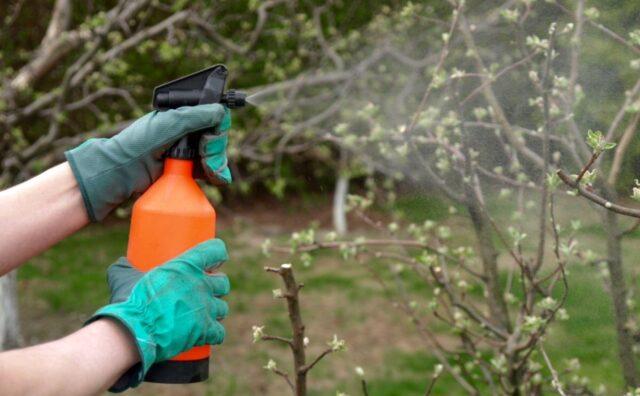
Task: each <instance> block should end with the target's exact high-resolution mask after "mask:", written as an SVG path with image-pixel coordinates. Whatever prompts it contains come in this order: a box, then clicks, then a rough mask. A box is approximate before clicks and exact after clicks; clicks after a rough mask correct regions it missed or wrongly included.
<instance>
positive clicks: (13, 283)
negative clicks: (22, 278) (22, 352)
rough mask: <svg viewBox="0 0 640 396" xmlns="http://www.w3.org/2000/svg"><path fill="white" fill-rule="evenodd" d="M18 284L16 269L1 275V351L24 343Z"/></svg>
mask: <svg viewBox="0 0 640 396" xmlns="http://www.w3.org/2000/svg"><path fill="white" fill-rule="evenodd" d="M17 286H18V285H17V273H16V271H12V272H10V273H8V274H7V275H5V276H2V277H0V351H2V350H6V349H11V348H16V347H19V346H21V345H22V336H21V334H20V322H19V317H18V287H17Z"/></svg>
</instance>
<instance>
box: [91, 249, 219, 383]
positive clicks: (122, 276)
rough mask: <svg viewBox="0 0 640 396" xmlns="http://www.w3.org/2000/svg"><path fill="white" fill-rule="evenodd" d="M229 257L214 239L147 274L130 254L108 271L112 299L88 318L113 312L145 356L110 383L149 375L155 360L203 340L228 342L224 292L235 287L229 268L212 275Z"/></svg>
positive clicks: (136, 379)
mask: <svg viewBox="0 0 640 396" xmlns="http://www.w3.org/2000/svg"><path fill="white" fill-rule="evenodd" d="M227 259H228V255H227V250H226V247H225V244H224V242H222V240H220V239H211V240H209V241H206V242H203V243H201V244H199V245H197V246H196V247H194V248H192V249H190V250H188V251H187V252H185V253H183V254H182V255H180V256H178V257H176V258H175V259H172V260H170V261H168V262H167V263H165V264H163V265H161V266H159V267H156V268H154V269H153V270H151V271H149V272H147V273H146V274H143V273H142V272H140V271H138V270H137V269H135V268H133V267H132V266H131V264H130V263H129V262H128V261H127V260H126V259H125V258H121V259H119V260H118V261H117V262H116V263H115V264H113V265H111V266H110V267H109V269H108V271H107V278H108V282H109V288H110V290H111V301H110V302H111V303H110V304H109V305H107V306H105V307H103V308H101V309H99V310H98V311H97V312H96V313H95V314H94V315H93V317H91V319H89V321H87V324H89V323H91V322H93V321H95V320H97V319H100V318H104V317H107V318H112V319H114V320H117V321H118V322H120V323H122V324H123V325H124V327H126V328H127V329H128V330H129V332H130V333H131V335H132V337H133V339H134V341H135V344H136V346H137V347H138V351H139V353H140V359H141V362H140V363H138V364H137V365H135V366H134V367H132V368H131V369H130V370H129V371H127V373H125V374H124V375H123V376H122V377H121V378H120V379H119V380H118V381H117V382H116V384H115V385H114V386H113V387H112V388H111V389H110V390H111V391H114V392H121V391H124V390H126V389H127V388H129V387H135V386H137V385H138V384H140V382H141V381H142V380H143V378H144V376H145V374H146V373H147V371H148V370H149V368H150V367H151V365H152V364H153V363H156V362H160V361H163V360H167V359H170V358H172V357H174V356H176V355H177V354H179V353H180V352H183V351H186V350H189V349H191V348H192V347H194V346H200V345H208V344H209V345H216V344H220V343H222V341H223V339H224V336H225V331H224V327H222V325H221V324H220V322H219V320H220V319H222V318H224V317H225V316H226V315H227V312H228V306H227V303H226V302H224V301H223V300H221V299H220V298H219V297H222V296H225V295H226V294H227V293H229V288H230V286H229V279H228V278H227V276H226V275H224V274H215V275H209V274H207V273H206V272H205V271H209V270H212V269H215V268H217V267H218V266H220V265H221V264H222V263H223V262H225V261H226V260H227Z"/></svg>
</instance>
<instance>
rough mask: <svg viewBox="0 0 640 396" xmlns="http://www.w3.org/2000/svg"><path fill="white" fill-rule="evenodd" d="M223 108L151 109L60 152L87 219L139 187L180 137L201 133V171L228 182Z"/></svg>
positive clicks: (158, 171) (158, 170) (226, 127)
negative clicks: (112, 130) (99, 136)
mask: <svg viewBox="0 0 640 396" xmlns="http://www.w3.org/2000/svg"><path fill="white" fill-rule="evenodd" d="M230 126H231V116H230V112H229V109H227V108H225V107H224V106H222V105H220V104H206V105H199V106H191V107H181V108H179V109H175V110H167V111H153V112H151V113H148V114H147V115H145V116H143V117H142V118H140V119H138V120H136V121H135V122H134V123H133V124H131V125H130V126H129V127H127V128H126V129H124V130H123V131H122V132H120V133H119V134H117V135H115V136H114V137H112V138H110V139H89V140H87V141H86V142H84V143H83V144H81V145H80V146H78V147H76V148H75V149H73V150H70V151H67V152H66V153H65V155H66V157H67V160H68V161H69V164H70V166H71V169H72V170H73V174H74V175H75V178H76V180H77V181H78V186H79V187H80V191H81V192H82V197H83V200H84V204H85V207H86V209H87V212H88V215H89V219H90V220H91V221H92V222H96V221H100V220H102V219H104V218H105V217H106V216H107V215H108V214H109V212H111V211H112V210H113V209H115V208H116V207H117V206H118V205H120V204H121V203H122V202H124V201H125V200H126V199H128V198H129V197H130V196H131V195H132V194H134V193H142V192H144V191H145V190H146V189H147V188H148V187H149V186H150V185H151V183H153V182H154V181H155V180H156V179H157V178H158V177H160V174H161V173H162V164H163V162H162V154H163V153H164V151H165V150H166V149H168V148H169V147H170V146H171V145H172V144H173V143H174V142H176V141H177V140H178V139H180V138H181V137H183V136H185V135H187V134H189V133H193V132H201V133H203V137H202V139H201V142H200V154H201V156H202V161H201V163H202V167H203V171H204V172H203V173H204V175H205V176H206V177H207V178H208V179H209V180H210V181H212V182H214V183H218V184H219V183H229V182H231V173H230V172H229V168H228V167H227V156H226V147H227V131H228V130H229V128H230Z"/></svg>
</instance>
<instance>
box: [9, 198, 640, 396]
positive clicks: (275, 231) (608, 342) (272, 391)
mask: <svg viewBox="0 0 640 396" xmlns="http://www.w3.org/2000/svg"><path fill="white" fill-rule="evenodd" d="M511 201H512V200H509V199H507V200H503V201H500V200H498V199H496V200H495V203H493V204H492V206H495V208H494V209H496V210H497V211H498V212H499V213H501V214H502V215H503V216H506V214H507V213H509V209H510V205H512V202H511ZM329 202H330V197H328V196H312V197H310V198H306V199H303V200H299V201H296V202H291V201H287V202H274V201H266V202H262V203H258V204H255V205H245V206H244V209H240V208H235V207H234V208H232V209H230V208H226V209H223V210H220V211H219V235H220V236H221V237H222V238H224V239H225V240H226V241H227V243H228V244H229V250H230V253H231V257H232V260H231V261H230V262H229V263H228V264H227V265H226V266H225V268H224V271H225V272H226V273H227V274H228V275H229V277H230V279H231V282H232V293H231V294H230V296H229V297H228V301H229V304H230V308H231V314H230V316H229V318H228V319H227V320H226V321H225V327H226V329H227V334H228V335H227V339H226V340H225V342H224V345H222V346H218V347H215V348H214V350H213V358H212V374H211V378H210V379H209V380H208V381H207V382H206V383H203V384H197V385H191V386H179V387H176V386H164V385H154V384H144V385H143V386H141V387H140V388H138V389H136V390H134V391H132V392H131V393H130V394H135V395H254V394H255V395H284V394H287V392H288V391H287V388H286V385H285V384H284V382H283V381H282V379H281V378H279V377H276V376H275V375H273V374H272V373H269V372H267V371H266V370H264V369H263V366H264V365H265V364H266V362H267V361H268V360H269V359H270V358H273V359H274V360H276V361H277V363H278V366H279V367H280V368H282V369H283V370H288V371H290V369H289V367H290V357H289V355H288V353H287V350H286V349H285V348H283V347H281V346H279V345H276V344H269V343H257V344H254V343H253V342H252V336H251V328H252V326H253V325H265V326H266V331H267V332H268V333H270V334H276V335H287V334H288V321H287V314H286V309H285V306H284V302H283V301H282V300H276V299H274V298H273V297H272V292H271V290H272V289H275V288H278V287H280V284H279V279H278V278H277V277H276V276H274V275H273V274H268V273H266V272H265V271H264V270H263V267H264V266H266V265H269V266H277V265H279V264H281V263H283V262H287V261H289V260H291V258H290V257H288V256H286V255H272V256H271V257H268V258H267V257H265V256H263V255H262V254H261V249H260V245H261V243H262V241H263V240H264V239H265V238H274V239H275V240H278V239H279V238H281V237H282V235H283V234H288V233H290V232H291V231H293V230H296V229H300V228H303V227H305V226H307V225H308V224H309V223H310V222H311V221H316V222H317V223H318V226H319V228H320V229H321V230H322V229H328V228H329V227H330V224H331V222H330V209H329ZM563 202H564V201H563ZM398 208H400V209H402V210H403V211H404V213H405V215H406V217H407V218H412V219H415V220H424V219H425V218H432V217H433V218H438V219H443V218H445V217H446V219H444V220H443V221H446V222H448V223H449V224H451V225H452V227H453V230H454V235H455V238H457V239H459V240H460V241H466V242H467V243H468V242H472V241H473V236H472V235H471V234H470V233H469V231H468V229H466V228H465V224H464V221H463V220H462V218H461V217H460V216H457V215H449V214H448V211H447V206H446V205H445V204H444V203H442V201H441V200H439V199H437V198H433V197H419V196H415V197H411V196H410V197H406V198H402V199H401V200H400V202H399V203H398ZM559 212H560V215H561V217H562V218H563V221H564V222H565V223H568V221H567V220H569V219H572V218H581V219H582V221H583V224H584V227H583V230H582V231H581V236H580V238H581V243H582V244H586V245H588V246H590V247H592V249H594V250H596V251H598V249H601V247H602V243H603V237H604V233H603V232H602V230H601V229H600V227H599V225H598V224H597V222H596V220H597V218H596V217H595V216H594V215H591V214H590V213H591V212H592V211H591V209H590V208H589V206H587V205H586V204H583V203H579V204H576V203H575V201H574V200H571V201H567V203H566V204H565V203H563V204H562V210H561V211H559ZM521 221H524V220H521ZM355 227H356V232H360V225H358V224H357V223H356V224H355ZM637 237H638V235H634V236H633V239H632V241H631V242H627V243H626V244H625V255H626V256H627V258H628V262H629V263H630V264H631V265H635V263H633V262H632V261H631V260H632V256H633V254H634V251H635V248H634V246H633V244H634V243H635V241H634V240H635V239H636V238H637ZM126 239H127V223H126V221H117V220H112V221H111V222H110V223H108V224H107V225H94V226H91V227H88V228H87V229H86V230H84V231H82V232H80V233H78V234H77V235H75V236H73V237H71V238H69V239H67V240H65V241H63V242H62V243H60V244H59V245H57V246H56V247H54V248H52V249H50V250H49V251H48V252H46V253H45V254H43V255H42V256H40V257H38V258H35V259H33V260H32V261H31V262H30V263H28V264H27V265H26V267H24V269H23V270H21V272H20V275H19V279H20V283H19V287H20V304H21V314H22V320H23V329H24V333H25V337H26V343H27V344H35V343H38V342H42V341H45V340H50V339H53V338H56V337H60V336H62V335H64V334H67V333H68V332H71V331H73V330H75V329H77V328H78V327H80V326H81V325H82V323H83V321H84V320H86V319H87V317H88V316H89V315H90V314H91V313H92V312H93V311H94V310H95V309H96V308H97V307H99V306H101V305H103V304H104V303H105V302H106V301H107V299H108V292H107V288H106V282H105V275H104V274H105V269H106V267H107V266H108V265H109V264H110V263H112V262H113V261H115V260H116V259H117V258H118V256H120V255H122V254H123V252H124V249H125V246H126ZM503 256H506V255H503ZM293 265H294V269H295V270H296V274H297V277H298V278H299V280H300V281H301V282H303V283H304V284H305V287H304V288H303V291H302V306H303V311H304V313H303V315H304V319H305V322H306V324H307V329H308V335H309V338H310V341H311V343H310V346H309V350H308V355H310V356H314V355H315V354H316V353H318V352H319V351H321V350H322V349H323V348H324V347H326V342H327V341H328V340H329V339H330V338H331V337H332V336H333V335H334V334H338V336H339V337H340V338H342V339H345V340H346V343H347V346H348V350H347V351H346V352H341V353H339V354H335V355H332V356H330V357H329V358H328V359H327V360H325V361H323V362H321V363H320V364H319V365H318V368H317V369H316V370H314V371H312V374H311V376H310V380H309V382H310V388H311V392H310V394H312V395H335V394H336V392H337V391H343V392H346V393H348V394H350V395H359V394H361V391H360V380H359V378H358V377H357V376H356V375H355V372H354V368H355V367H356V366H361V367H362V368H363V369H364V370H365V378H366V379H367V382H368V384H369V390H370V394H371V395H376V396H383V395H422V394H424V391H425V389H426V387H427V384H428V382H429V377H430V373H431V372H432V370H433V367H434V365H435V364H436V363H437V362H436V360H435V358H434V357H433V356H432V355H431V354H430V352H429V350H428V348H427V347H426V345H425V343H424V342H423V341H422V340H421V338H420V337H419V336H418V335H417V334H416V331H415V330H414V328H413V325H411V324H410V323H409V321H408V320H407V318H406V317H405V316H404V315H403V314H402V313H400V312H399V311H398V310H397V309H395V308H394V307H393V305H392V304H391V303H390V302H389V300H388V298H387V297H386V296H385V293H384V292H383V290H381V288H380V287H379V286H378V284H377V283H376V282H375V281H374V280H372V278H371V276H370V275H369V273H368V272H367V270H366V269H365V268H363V266H362V265H358V264H355V263H348V262H344V261H342V260H340V259H339V258H338V257H336V256H335V255H333V254H330V253H328V252H327V253H322V254H320V255H319V257H317V258H316V260H315V261H314V262H313V264H312V265H311V266H310V267H308V268H305V267H304V266H302V265H301V264H300V263H298V262H296V261H293ZM414 283H415V284H414ZM414 283H410V286H411V291H412V292H415V293H416V294H417V295H418V296H420V293H424V292H426V293H428V291H425V290H424V286H422V285H421V284H419V283H417V282H414ZM604 287H605V286H604V283H603V280H602V277H601V276H600V275H599V271H598V270H597V269H596V268H593V267H590V266H587V265H583V264H572V266H571V268H570V289H571V292H570V294H569V299H568V301H567V304H566V307H567V311H568V313H569V315H570V317H571V319H570V320H569V321H566V322H561V323H559V324H557V325H555V326H554V327H553V328H552V329H551V332H550V334H549V335H548V337H547V338H546V341H545V347H546V349H547V351H548V352H549V354H550V356H551V358H552V360H553V361H554V362H555V364H556V366H557V367H558V368H559V369H562V368H563V367H564V366H565V365H566V359H568V358H573V357H577V358H580V360H581V363H582V368H581V371H580V374H581V375H586V376H588V377H589V378H590V379H591V383H592V385H593V386H594V387H597V386H598V385H599V384H604V385H605V386H606V387H607V390H608V391H609V392H612V393H620V390H621V386H622V380H621V376H620V372H619V369H618V364H617V359H616V343H615V333H614V329H613V325H612V313H611V306H610V300H609V298H608V296H607V294H606V292H605V290H604ZM442 341H443V342H452V341H450V340H449V337H448V336H447V335H445V334H442ZM458 392H459V389H458V388H457V387H456V386H455V384H454V382H453V380H452V379H450V378H449V377H448V376H446V375H445V376H443V378H442V379H441V380H439V381H438V382H437V383H436V387H435V390H434V392H433V394H436V395H445V394H446V395H450V394H457V393H458Z"/></svg>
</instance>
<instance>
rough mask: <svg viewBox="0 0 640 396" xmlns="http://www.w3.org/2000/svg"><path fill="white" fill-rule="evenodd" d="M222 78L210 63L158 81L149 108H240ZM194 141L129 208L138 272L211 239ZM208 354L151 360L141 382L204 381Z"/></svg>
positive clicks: (238, 97) (189, 139)
mask: <svg viewBox="0 0 640 396" xmlns="http://www.w3.org/2000/svg"><path fill="white" fill-rule="evenodd" d="M226 78H227V68H226V67H225V66H223V65H215V66H212V67H210V68H207V69H204V70H201V71H199V72H197V73H194V74H191V75H189V76H186V77H183V78H180V79H178V80H175V81H172V82H169V83H166V84H163V85H160V86H158V87H156V88H155V90H154V92H153V107H154V108H156V109H158V110H166V109H172V108H178V107H182V106H194V105H198V104H205V103H223V104H225V105H227V106H228V107H229V108H235V107H241V106H244V103H245V102H244V97H245V95H244V94H242V93H240V92H236V91H233V90H229V91H228V92H226V93H225V92H223V91H224V85H225V82H226ZM199 140H200V135H199V134H198V133H197V132H196V133H193V134H191V135H188V136H186V137H184V138H182V139H181V140H180V141H178V142H177V143H176V144H174V145H173V146H172V147H171V148H170V149H169V150H167V152H166V154H165V160H164V161H165V163H164V173H163V175H162V176H161V177H160V178H159V179H158V180H157V181H156V182H155V183H154V184H153V185H152V186H151V187H149V189H148V190H147V191H146V192H145V193H144V194H143V195H142V196H141V197H140V198H139V199H138V200H137V201H136V203H135V204H134V206H133V213H132V216H131V229H130V233H129V244H128V248H127V258H128V259H129V261H130V262H131V264H132V265H133V266H134V267H136V268H137V269H138V270H140V271H143V272H146V271H149V270H151V269H153V268H154V267H156V266H158V265H161V264H163V263H164V262H166V261H168V260H170V259H172V258H174V257H176V256H178V255H179V254H181V253H182V252H184V251H186V250H188V249H189V248H191V247H193V246H195V245H197V244H198V243H200V242H203V241H205V240H207V239H211V238H213V237H215V233H216V212H215V210H214V208H213V206H212V205H211V203H210V202H209V200H208V199H207V197H206V196H205V194H204V192H203V191H202V190H201V189H200V187H199V186H198V184H197V183H196V181H195V179H194V177H193V172H194V161H197V160H198V158H197V157H198V144H199ZM210 353H211V346H209V345H205V346H199V347H195V348H193V349H191V350H189V351H186V352H183V353H181V354H179V355H177V356H175V357H174V358H172V359H171V360H167V361H164V362H160V363H156V364H154V365H153V366H152V367H151V369H150V370H149V372H148V373H147V376H146V377H145V381H149V382H159V383H170V384H185V383H193V382H200V381H204V380H206V379H207V378H208V377H209V356H210Z"/></svg>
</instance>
